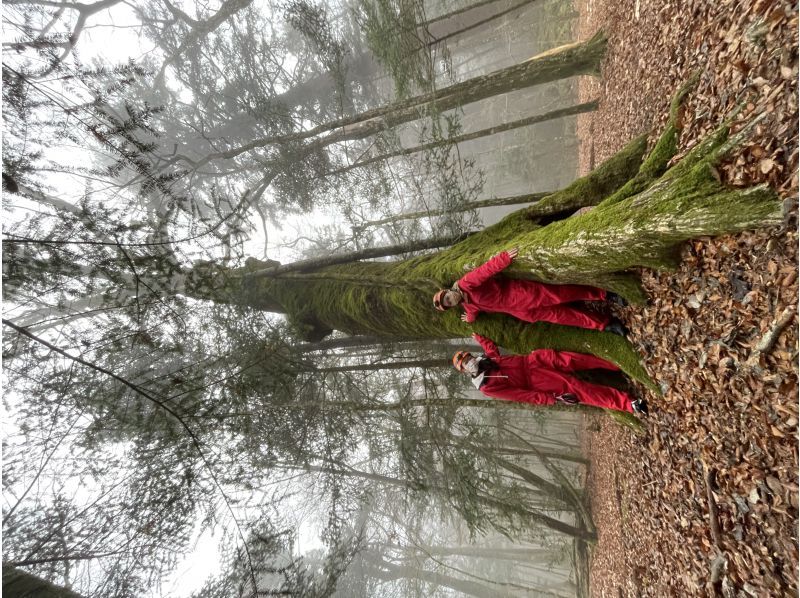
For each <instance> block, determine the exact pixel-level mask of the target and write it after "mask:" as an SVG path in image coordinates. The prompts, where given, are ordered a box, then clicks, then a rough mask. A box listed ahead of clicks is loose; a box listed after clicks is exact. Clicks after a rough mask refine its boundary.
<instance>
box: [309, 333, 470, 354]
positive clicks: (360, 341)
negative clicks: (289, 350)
mask: <svg viewBox="0 0 800 598" xmlns="http://www.w3.org/2000/svg"><path fill="white" fill-rule="evenodd" d="M463 344H464V345H465V346H468V347H470V348H472V349H477V350H480V346H479V345H478V344H477V343H475V342H474V341H469V342H467V341H465V342H464V343H463ZM387 345H390V346H392V347H398V348H402V347H405V346H409V345H411V346H414V347H419V346H420V342H419V340H418V339H410V338H409V339H404V338H402V337H398V338H395V339H387V338H385V337H380V336H347V337H345V338H333V339H327V340H324V341H320V342H318V343H302V344H300V345H295V346H294V347H293V348H294V349H295V350H296V351H300V352H301V353H312V352H315V351H330V350H331V349H349V348H354V347H355V348H360V347H375V346H380V347H386V346H387ZM423 347H425V348H428V347H437V348H439V349H444V348H453V347H454V345H452V344H450V343H447V342H444V343H443V342H436V341H429V342H427V343H423Z"/></svg>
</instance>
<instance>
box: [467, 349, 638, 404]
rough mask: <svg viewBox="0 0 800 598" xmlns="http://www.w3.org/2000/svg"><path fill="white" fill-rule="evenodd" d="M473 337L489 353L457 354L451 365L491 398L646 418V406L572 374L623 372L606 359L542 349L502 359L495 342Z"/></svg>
mask: <svg viewBox="0 0 800 598" xmlns="http://www.w3.org/2000/svg"><path fill="white" fill-rule="evenodd" d="M472 337H473V338H474V339H475V340H476V341H478V342H479V343H480V345H481V346H482V347H483V350H484V351H485V354H484V355H483V356H477V357H476V356H474V355H472V353H469V352H468V351H458V352H456V354H455V355H454V356H453V365H454V366H455V368H456V369H457V370H458V371H459V372H463V373H466V374H469V375H470V376H472V384H474V385H475V388H477V389H478V390H480V391H481V392H482V393H483V394H485V395H486V396H487V397H491V398H494V399H505V400H507V401H518V402H520V403H531V404H533V405H554V404H557V403H562V404H568V405H592V406H594V407H603V408H605V409H616V410H618V411H625V412H627V413H640V414H643V415H647V413H648V409H647V402H646V401H645V400H644V399H641V398H636V397H633V396H631V395H630V394H629V393H627V392H623V391H621V390H617V389H616V388H612V387H610V386H604V385H601V384H593V383H591V382H586V381H584V380H581V379H579V378H576V377H575V376H572V375H570V372H576V371H581V370H592V369H603V370H612V371H619V368H618V367H617V366H616V365H614V364H613V363H609V362H608V361H606V360H605V359H600V358H599V357H595V356H594V355H585V354H583V353H572V352H571V351H554V350H552V349H538V350H536V351H532V352H531V353H529V354H528V355H500V351H498V349H497V345H496V344H495V343H494V341H492V340H490V339H488V338H486V337H483V336H481V335H479V334H473V335H472Z"/></svg>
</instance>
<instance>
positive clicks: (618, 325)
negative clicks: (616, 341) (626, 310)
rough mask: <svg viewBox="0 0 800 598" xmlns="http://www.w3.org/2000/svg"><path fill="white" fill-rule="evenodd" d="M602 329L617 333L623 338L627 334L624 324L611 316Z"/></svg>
mask: <svg viewBox="0 0 800 598" xmlns="http://www.w3.org/2000/svg"><path fill="white" fill-rule="evenodd" d="M603 331H604V332H610V333H611V334H617V335H619V336H621V337H623V338H624V337H627V336H628V329H627V328H625V324H623V323H622V322H620V321H619V320H618V319H617V318H611V319H610V320H609V321H608V324H606V327H605V328H603Z"/></svg>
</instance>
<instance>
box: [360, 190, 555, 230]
mask: <svg viewBox="0 0 800 598" xmlns="http://www.w3.org/2000/svg"><path fill="white" fill-rule="evenodd" d="M550 195H552V192H550V191H542V192H540V193H528V194H526V195H513V196H511V197H495V198H492V199H481V200H478V201H471V202H468V203H465V204H462V205H460V206H456V207H454V208H449V209H446V210H420V211H419V212H406V213H405V214H397V215H395V216H388V217H386V218H381V219H380V220H369V221H367V222H364V223H363V224H359V225H358V226H354V227H353V230H355V231H361V230H364V229H366V228H368V227H370V226H381V225H384V224H392V223H394V222H401V221H403V220H416V219H417V218H428V217H434V216H444V215H445V214H452V213H456V212H468V211H470V210H479V209H481V208H491V207H494V206H513V205H517V204H523V203H533V202H537V201H539V200H541V199H543V198H545V197H548V196H550Z"/></svg>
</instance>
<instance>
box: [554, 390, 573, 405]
mask: <svg viewBox="0 0 800 598" xmlns="http://www.w3.org/2000/svg"><path fill="white" fill-rule="evenodd" d="M556 401H560V402H561V403H566V404H567V405H576V404H577V403H578V396H577V395H575V394H573V393H571V392H562V393H561V394H560V395H556Z"/></svg>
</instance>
